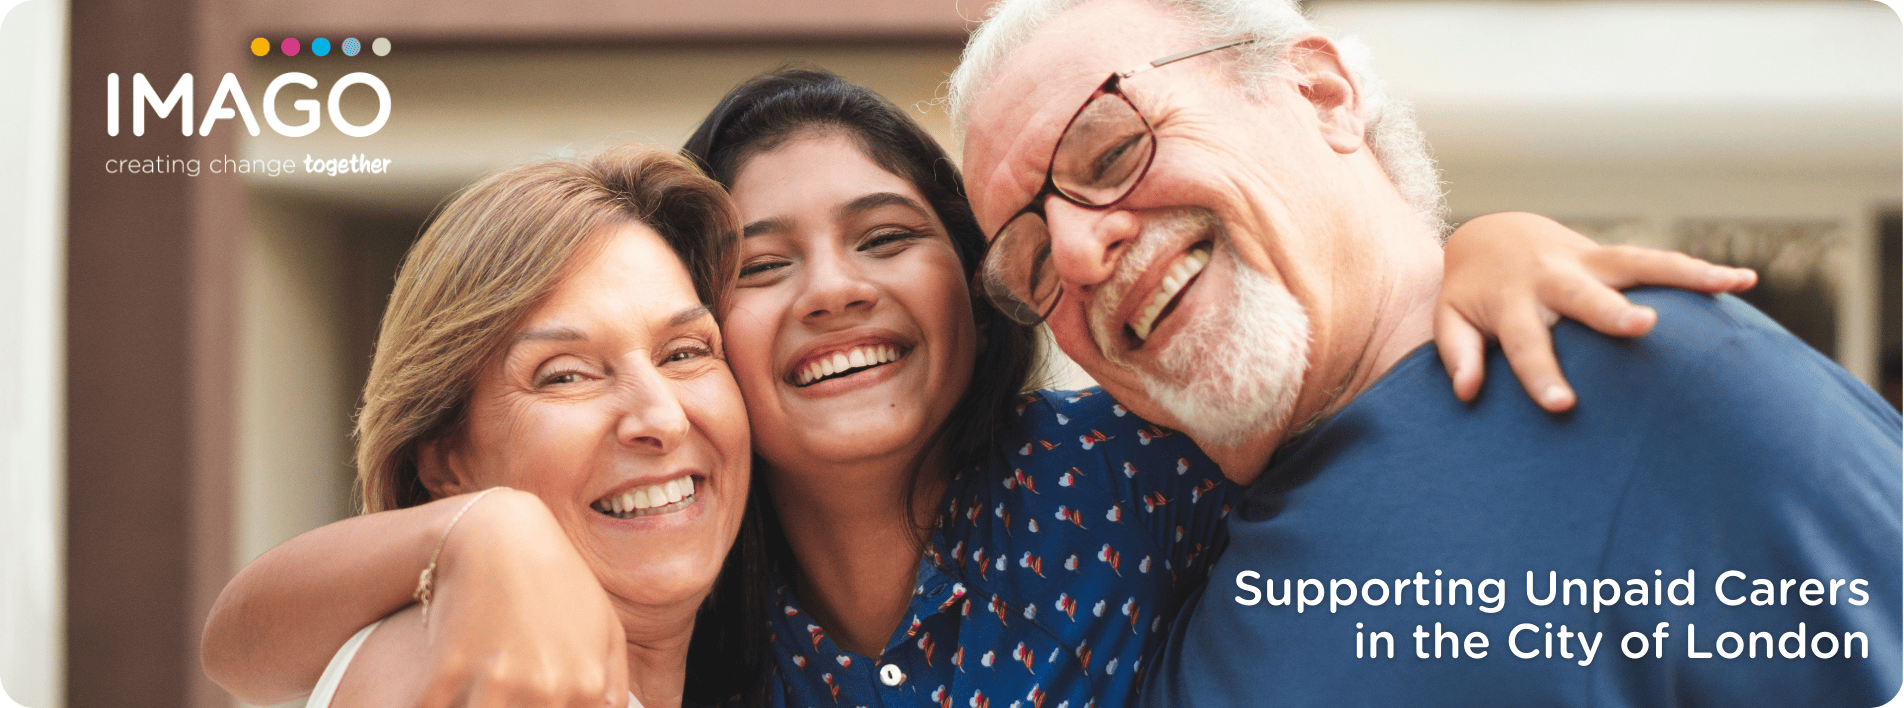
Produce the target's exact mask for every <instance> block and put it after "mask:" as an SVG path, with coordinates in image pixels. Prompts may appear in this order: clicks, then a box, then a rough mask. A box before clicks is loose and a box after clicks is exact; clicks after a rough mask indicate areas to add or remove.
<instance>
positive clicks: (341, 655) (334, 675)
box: [304, 620, 641, 708]
mask: <svg viewBox="0 0 1904 708" xmlns="http://www.w3.org/2000/svg"><path fill="white" fill-rule="evenodd" d="M380 624H383V620H377V621H375V622H372V623H370V626H368V627H365V628H363V629H360V630H357V633H356V634H353V635H350V639H347V640H345V641H344V646H341V647H338V648H337V654H336V655H335V656H332V657H331V663H330V665H329V666H325V667H324V675H323V676H319V677H317V687H316V688H313V689H311V698H310V700H307V701H305V702H304V708H330V706H331V699H332V698H335V697H337V685H338V684H340V683H343V681H344V672H345V671H349V670H350V660H351V659H353V658H356V656H357V648H358V647H361V646H363V645H364V640H365V639H369V638H370V633H371V632H374V631H377V625H380ZM628 708H641V701H638V700H635V693H634V692H633V691H629V692H628Z"/></svg>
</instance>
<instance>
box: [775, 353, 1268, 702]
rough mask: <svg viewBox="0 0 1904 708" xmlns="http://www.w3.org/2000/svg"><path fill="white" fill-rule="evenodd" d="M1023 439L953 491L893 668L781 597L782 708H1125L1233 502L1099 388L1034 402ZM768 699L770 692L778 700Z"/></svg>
mask: <svg viewBox="0 0 1904 708" xmlns="http://www.w3.org/2000/svg"><path fill="white" fill-rule="evenodd" d="M1018 414H1019V415H1020V416H1021V417H1022V419H1023V420H1022V425H1021V426H1020V428H1019V430H1020V431H1021V437H1020V438H1019V439H1017V440H1016V441H1014V442H1013V443H1012V444H1011V445H1010V446H1009V449H1006V450H1003V451H1001V453H1002V454H1001V455H999V456H995V457H994V459H993V461H992V462H991V463H990V464H989V465H988V466H987V468H985V469H982V470H980V469H974V470H971V471H968V472H965V473H963V474H961V475H959V476H958V477H956V478H955V479H954V480H953V481H952V483H951V487H950V489H948V490H947V492H946V496H945V500H944V504H945V507H944V509H943V511H942V513H941V514H940V515H939V527H938V530H937V531H936V532H935V533H934V535H933V538H932V541H931V545H930V546H929V547H927V548H926V552H925V557H924V558H922V559H921V561H920V563H919V581H918V584H917V586H916V588H915V589H914V591H913V598H912V607H911V610H910V612H909V618H908V619H907V621H906V622H905V624H904V625H902V626H901V627H899V628H898V631H896V632H895V633H894V634H893V636H892V638H891V639H890V640H888V641H887V642H886V648H885V651H884V653H883V654H881V655H880V656H877V657H869V656H863V655H860V654H856V653H853V652H850V651H846V650H844V649H841V648H840V647H838V646H836V645H834V643H833V640H832V639H830V638H829V637H827V634H826V631H825V630H824V629H822V628H821V627H820V626H819V624H818V623H817V622H816V621H814V620H813V618H811V617H809V616H808V615H807V614H806V613H805V612H803V611H801V609H800V603H799V601H798V600H797V599H796V598H795V597H794V594H793V591H792V589H791V588H790V587H788V586H787V585H785V584H782V585H781V586H780V588H779V589H778V591H777V592H776V593H775V595H776V601H775V605H776V607H775V612H774V613H773V635H774V636H773V642H774V651H775V654H776V662H777V666H776V677H775V679H774V680H776V681H778V682H779V683H778V686H779V687H781V688H783V689H784V691H781V692H778V693H776V694H775V695H777V696H779V698H778V699H776V701H775V703H776V705H784V706H792V707H801V708H804V707H809V706H810V707H814V708H829V707H831V706H849V707H851V706H866V707H867V708H872V707H874V706H926V705H937V706H941V707H946V708H949V707H951V706H958V707H959V708H988V707H996V708H1122V707H1123V706H1126V705H1130V704H1132V703H1134V698H1135V694H1136V691H1137V686H1138V684H1139V682H1140V680H1141V678H1142V676H1143V672H1144V670H1145V668H1146V667H1147V662H1148V660H1149V659H1150V658H1151V656H1152V654H1153V653H1154V652H1155V651H1156V649H1157V648H1158V646H1159V645H1160V644H1161V643H1162V638H1163V636H1164V635H1165V634H1166V633H1167V632H1165V631H1163V630H1165V629H1167V628H1168V626H1169V624H1170V620H1171V618H1172V617H1173V616H1174V615H1175V613H1176V611H1177V609H1178V608H1179V607H1181V606H1182V605H1183V601H1184V599H1185V597H1186V596H1187V595H1188V594H1189V592H1190V591H1191V590H1193V589H1195V588H1196V587H1197V586H1198V585H1199V584H1201V583H1202V582H1203V581H1204V579H1205V578H1206V577H1207V576H1208V573H1209V567H1210V565H1211V562H1212V561H1213V560H1214V559H1215V557H1216V555H1217V554H1218V553H1219V552H1220V551H1221V550H1222V547H1223V545H1224V542H1225V540H1226V535H1225V533H1226V532H1225V530H1224V524H1223V517H1225V516H1227V515H1228V514H1229V511H1230V507H1231V505H1232V504H1233V503H1234V502H1235V499H1236V498H1237V496H1238V492H1237V489H1236V488H1235V486H1234V485H1232V484H1230V483H1229V482H1228V481H1227V480H1225V479H1224V478H1223V475H1222V473H1221V472H1220V471H1219V470H1218V469H1217V467H1216V464H1215V463H1213V462H1211V461H1210V460H1209V459H1208V458H1206V457H1204V456H1203V453H1202V452H1200V451H1199V450H1198V449H1197V448H1196V446H1195V445H1194V444H1193V443H1191V442H1190V440H1189V439H1188V438H1187V437H1186V436H1183V435H1180V434H1177V433H1174V432H1172V431H1169V430H1166V429H1163V428H1159V427H1157V426H1154V425H1151V424H1150V423H1148V422H1145V421H1144V420H1142V419H1140V418H1138V417H1137V416H1135V415H1131V414H1130V413H1129V412H1128V411H1127V410H1125V409H1124V407H1123V406H1121V405H1118V404H1117V403H1116V402H1115V401H1113V400H1111V398H1110V396H1108V395H1105V394H1104V392H1103V391H1102V390H1100V389H1095V388H1093V389H1087V390H1084V391H1076V392H1069V391H1041V392H1038V393H1033V394H1026V395H1025V397H1024V398H1023V400H1022V401H1021V402H1020V404H1019V406H1018ZM770 685H772V684H770Z"/></svg>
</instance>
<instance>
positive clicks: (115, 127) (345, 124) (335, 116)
mask: <svg viewBox="0 0 1904 708" xmlns="http://www.w3.org/2000/svg"><path fill="white" fill-rule="evenodd" d="M292 84H296V85H298V86H302V87H304V88H306V89H316V88H317V79H315V78H312V77H311V75H310V74H305V73H301V72H296V71H293V72H290V73H286V74H279V75H278V77H277V78H275V79H272V80H271V83H270V84H269V85H267V86H265V89H264V104H263V105H264V122H266V123H269V124H270V125H271V130H273V131H275V132H277V134H279V135H282V136H285V137H287V138H297V137H303V136H306V135H310V134H311V133H314V132H317V129H318V127H319V125H320V123H321V122H322V121H321V119H320V116H321V115H323V114H324V113H328V114H329V115H330V119H331V125H333V126H336V128H337V130H338V132H341V133H343V134H345V135H348V136H351V137H354V138H362V137H368V136H370V135H375V134H376V132H377V131H378V130H382V129H383V124H384V123H385V122H388V121H389V120H390V89H388V88H386V87H385V86H384V85H383V80H381V79H378V78H377V77H376V76H374V75H372V74H368V73H365V72H361V71H359V72H354V73H350V74H345V75H344V76H343V77H342V78H339V79H338V80H337V83H334V84H331V90H330V97H329V100H328V101H327V103H328V111H327V110H325V108H326V105H325V104H320V103H319V102H318V101H316V100H314V99H309V98H300V99H297V100H295V101H292V102H291V108H292V110H293V111H301V112H303V114H304V116H303V118H304V120H303V121H302V122H300V123H298V124H296V125H290V124H287V123H285V122H284V121H283V120H282V119H280V118H279V117H278V102H277V99H278V92H280V91H283V90H285V88H286V87H288V86H290V85H292ZM352 86H364V87H368V88H369V89H370V90H371V91H374V92H376V94H377V117H376V119H374V120H372V121H370V122H369V123H365V124H363V125H356V124H353V123H351V122H350V121H347V120H344V114H343V112H342V111H340V110H338V103H339V101H340V100H341V99H342V98H343V97H344V89H347V88H350V87H352ZM119 96H120V91H119V75H118V74H107V75H106V134H107V135H112V136H117V135H119ZM148 107H149V108H151V109H152V113H153V115H154V116H155V117H156V119H158V120H163V119H166V118H170V117H171V116H172V112H173V111H174V110H177V111H178V112H179V134H181V135H186V136H190V135H191V134H192V115H193V112H192V75H191V74H183V75H180V76H179V79H178V82H177V83H174V84H172V90H171V92H170V93H167V94H166V95H165V98H163V99H161V98H159V92H158V91H156V90H154V89H153V87H152V82H151V81H149V80H147V79H146V78H145V74H133V75H132V134H133V135H145V117H146V110H145V109H146V108H148ZM293 115H295V114H293ZM232 118H242V119H244V121H245V130H248V131H250V132H251V134H252V136H254V137H255V136H257V135H258V120H257V119H256V118H254V117H253V114H252V112H251V104H250V102H248V101H247V100H246V99H245V92H244V88H243V87H242V86H240V85H239V84H238V77H237V76H236V75H233V74H225V78H224V79H223V80H220V81H219V82H218V92H217V93H215V94H213V95H212V101H211V105H209V106H207V107H206V108H205V120H204V121H203V122H201V123H199V124H198V134H199V135H200V136H206V135H211V134H212V126H213V125H215V124H216V123H217V122H218V121H221V120H230V119H232Z"/></svg>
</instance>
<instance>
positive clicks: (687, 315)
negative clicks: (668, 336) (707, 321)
mask: <svg viewBox="0 0 1904 708" xmlns="http://www.w3.org/2000/svg"><path fill="white" fill-rule="evenodd" d="M713 316H714V311H713V310H710V309H707V306H706V305H695V306H693V307H689V308H684V309H682V310H681V311H680V312H676V313H674V316H673V317H669V318H668V326H669V327H679V326H681V325H684V324H687V323H689V322H693V321H695V320H698V319H701V318H703V317H713Z"/></svg>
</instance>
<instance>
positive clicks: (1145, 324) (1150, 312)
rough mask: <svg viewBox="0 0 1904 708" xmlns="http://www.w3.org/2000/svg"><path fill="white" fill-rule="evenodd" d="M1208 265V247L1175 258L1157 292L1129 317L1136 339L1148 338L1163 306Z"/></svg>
mask: <svg viewBox="0 0 1904 708" xmlns="http://www.w3.org/2000/svg"><path fill="white" fill-rule="evenodd" d="M1209 264H1210V247H1209V246H1208V245H1200V246H1197V247H1196V248H1192V249H1190V251H1189V252H1187V253H1185V254H1183V255H1182V256H1181V257H1179V258H1177V262H1176V263H1172V264H1170V270H1167V271H1164V280H1163V282H1161V283H1158V284H1157V292H1156V293H1154V294H1152V295H1151V296H1150V301H1149V302H1146V303H1144V306H1143V307H1141V308H1138V310H1137V314H1136V315H1135V316H1132V317H1131V321H1130V328H1131V331H1132V332H1134V333H1136V334H1137V338H1138V339H1149V338H1150V329H1151V327H1153V326H1155V325H1156V324H1157V315H1158V314H1160V313H1162V312H1163V311H1164V306H1166V305H1169V304H1170V300H1171V299H1172V298H1175V297H1176V296H1177V293H1180V292H1183V286H1185V285H1188V284H1189V283H1190V279H1191V278H1195V277H1196V276H1197V274H1198V273H1201V272H1203V267H1204V266H1206V265H1209Z"/></svg>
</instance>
